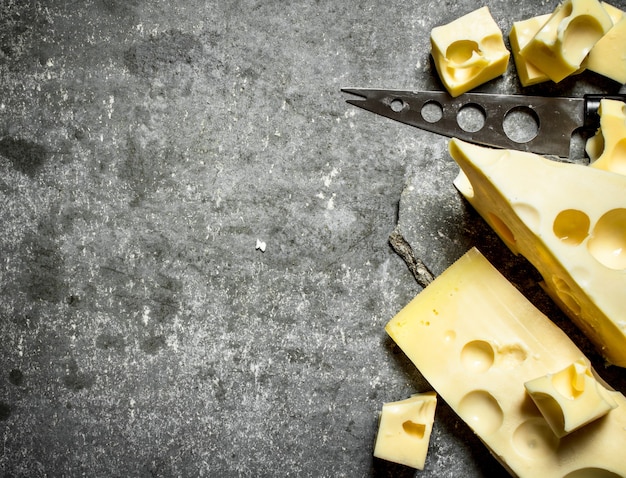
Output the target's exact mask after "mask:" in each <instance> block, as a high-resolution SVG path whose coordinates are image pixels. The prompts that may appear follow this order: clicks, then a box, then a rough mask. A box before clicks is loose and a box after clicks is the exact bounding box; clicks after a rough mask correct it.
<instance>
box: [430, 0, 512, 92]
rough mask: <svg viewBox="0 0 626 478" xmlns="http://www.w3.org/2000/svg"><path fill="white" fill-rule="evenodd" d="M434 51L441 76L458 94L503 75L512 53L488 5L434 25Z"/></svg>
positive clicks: (432, 33) (433, 54)
mask: <svg viewBox="0 0 626 478" xmlns="http://www.w3.org/2000/svg"><path fill="white" fill-rule="evenodd" d="M430 41H431V46H432V50H431V54H432V56H433V60H434V63H435V67H436V69H437V72H438V73H439V77H440V79H441V81H442V82H443V84H444V86H445V87H446V89H447V90H448V92H449V93H450V94H451V95H452V96H458V95H460V94H462V93H465V92H466V91H469V90H471V89H472V88H475V87H476V86H478V85H481V84H483V83H486V82H487V81H489V80H492V79H494V78H496V77H498V76H500V75H502V74H503V73H504V72H505V71H506V68H507V66H508V62H509V56H510V53H509V51H508V50H507V49H506V46H505V45H504V39H503V38H502V31H501V30H500V28H499V27H498V25H497V24H496V22H495V20H494V19H493V17H492V16H491V13H490V12H489V8H488V7H482V8H479V9H478V10H474V11H473V12H470V13H468V14H467V15H464V16H462V17H460V18H457V19H456V20H454V21H452V22H450V23H448V24H447V25H441V26H438V27H435V28H433V29H432V31H431V34H430Z"/></svg>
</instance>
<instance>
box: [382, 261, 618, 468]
mask: <svg viewBox="0 0 626 478" xmlns="http://www.w3.org/2000/svg"><path fill="white" fill-rule="evenodd" d="M386 331H387V332H388V334H389V335H390V336H391V338H392V339H393V340H394V341H395V342H396V343H397V344H398V346H399V347H400V348H401V349H402V350H403V351H404V353H405V354H406V355H407V357H408V358H409V359H410V360H411V361H412V362H413V363H414V364H415V365H416V366H417V368H418V369H419V371H420V372H421V373H422V375H423V376H424V378H425V379H426V380H428V382H429V383H430V384H431V385H432V386H433V387H434V389H435V390H436V391H437V394H438V395H439V396H440V397H441V398H442V399H443V400H445V402H446V403H447V404H448V405H450V407H451V408H452V409H453V410H454V411H455V412H456V413H457V414H458V415H459V417H461V418H462V419H463V420H464V421H465V422H466V423H467V424H468V425H469V426H470V427H471V428H472V429H473V430H474V432H475V433H477V434H478V436H479V437H480V439H481V440H482V441H483V442H484V443H485V444H486V445H487V447H488V448H489V449H490V451H491V452H492V454H493V455H494V456H495V457H496V458H497V459H498V460H500V461H501V462H502V463H503V465H504V466H505V467H506V468H507V469H508V470H509V471H510V472H511V474H512V475H514V476H518V477H520V478H525V477H529V478H536V477H538V476H541V477H558V478H563V477H567V478H582V477H596V478H618V477H622V478H623V477H625V476H626V460H624V457H623V453H624V449H626V448H625V447H626V398H625V397H624V396H623V395H622V394H621V393H619V392H616V391H609V392H608V393H609V394H610V395H611V397H612V398H613V399H614V400H615V402H616V403H617V407H615V408H614V409H612V410H611V411H610V412H608V413H607V414H606V415H605V416H604V417H602V418H599V419H597V420H594V421H593V422H591V423H589V424H587V425H586V426H585V427H583V428H581V429H579V430H577V431H575V432H573V433H570V434H569V435H567V436H566V437H563V438H559V437H557V436H556V435H555V434H554V433H553V432H552V430H551V429H550V427H549V425H548V423H547V422H546V420H545V418H544V417H543V415H542V414H541V412H540V411H539V410H538V409H537V407H536V406H535V404H534V402H533V401H532V399H531V398H530V396H529V395H528V394H527V393H526V389H525V388H524V383H525V382H527V381H530V380H532V379H534V378H536V377H540V376H542V375H546V374H548V373H550V372H551V371H554V370H561V369H563V368H565V367H567V366H568V365H569V364H571V363H573V362H575V361H576V360H578V359H579V358H580V357H581V356H583V355H582V352H581V351H580V349H579V348H578V347H576V345H575V344H574V343H573V342H572V341H571V340H570V339H569V338H568V337H567V335H566V334H565V333H564V332H563V331H562V330H561V329H559V328H558V327H557V326H556V325H555V324H554V323H553V322H552V321H551V320H550V319H548V318H547V317H546V316H545V315H543V314H542V313H541V312H540V311H539V310H538V309H536V308H535V307H534V306H533V305H532V304H531V303H530V302H529V301H528V300H527V299H526V298H525V297H524V296H523V295H522V294H521V293H520V292H519V291H518V290H517V289H516V288H515V287H514V286H513V285H512V284H511V283H510V282H509V281H507V280H506V278H504V276H502V274H500V273H499V272H498V271H497V270H496V269H495V267H493V266H492V265H491V264H490V263H489V262H488V261H487V260H486V259H485V258H484V256H482V254H480V252H479V251H478V250H477V249H471V250H470V251H468V252H467V253H466V254H465V255H464V256H462V257H461V258H460V259H459V260H458V261H457V262H456V263H454V264H453V265H452V266H450V267H449V268H448V269H447V270H445V271H444V272H443V273H442V274H441V275H440V276H439V277H437V278H436V279H435V280H434V281H433V282H432V283H431V284H430V285H428V286H427V287H426V288H425V289H424V290H422V292H420V293H419V294H418V295H417V296H416V297H415V298H414V299H413V300H412V301H411V302H409V304H407V305H406V306H405V307H404V308H403V309H402V310H401V311H400V312H399V313H398V314H397V315H396V316H395V317H394V318H393V319H391V320H390V321H389V322H388V323H387V325H386Z"/></svg>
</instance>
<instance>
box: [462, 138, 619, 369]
mask: <svg viewBox="0 0 626 478" xmlns="http://www.w3.org/2000/svg"><path fill="white" fill-rule="evenodd" d="M450 154H451V155H452V157H453V158H454V160H455V161H456V162H457V163H458V164H459V166H460V167H461V172H460V173H459V175H458V177H457V178H456V179H455V182H454V184H455V186H456V187H457V189H459V191H460V192H461V193H462V194H463V195H464V196H465V198H466V199H467V200H468V201H469V202H470V204H472V205H473V206H474V208H475V209H476V210H477V211H478V212H479V213H480V215H481V216H482V217H483V218H484V219H485V220H486V221H487V223H489V225H490V226H491V227H492V228H493V229H494V231H495V232H496V233H497V234H498V235H499V236H500V238H501V239H502V240H503V241H504V242H505V243H506V245H507V246H508V247H509V248H510V249H511V250H512V251H513V252H514V253H515V254H517V253H521V254H522V255H523V256H524V257H526V259H528V260H529V261H530V262H531V263H532V264H533V265H534V266H535V268H537V270H538V271H539V272H540V273H541V275H542V276H543V279H544V281H545V284H543V285H544V287H545V289H546V290H547V292H548V293H549V294H550V296H551V297H552V298H553V299H554V300H555V301H556V302H557V304H558V305H559V306H560V307H561V308H562V309H563V310H564V312H566V313H567V314H568V315H569V317H570V318H571V319H572V320H573V321H574V322H575V323H576V325H578V327H580V329H581V330H582V331H583V332H584V333H585V334H586V335H587V336H588V337H589V339H590V340H591V341H593V342H594V344H595V345H596V346H597V348H598V350H599V351H600V352H601V353H602V354H603V355H604V357H605V358H606V359H607V361H608V362H610V363H612V364H615V365H619V366H621V367H626V293H625V291H626V194H625V192H626V176H623V175H621V174H614V173H611V172H607V171H602V170H600V169H594V168H590V167H588V166H583V165H580V164H571V163H561V162H556V161H550V160H548V159H546V158H544V157H542V156H539V155H536V154H533V153H525V152H521V151H513V150H496V149H490V148H484V147H481V146H476V145H471V144H469V143H465V142H463V141H460V140H458V139H453V140H451V142H450Z"/></svg>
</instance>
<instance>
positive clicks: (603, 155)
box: [585, 99, 626, 175]
mask: <svg viewBox="0 0 626 478" xmlns="http://www.w3.org/2000/svg"><path fill="white" fill-rule="evenodd" d="M599 114H600V128H599V129H598V131H597V133H596V134H595V136H592V137H591V138H589V139H588V140H587V143H586V145H585V151H587V154H588V155H589V158H590V159H591V161H592V162H591V167H594V168H598V169H604V170H606V171H612V172H614V173H619V174H624V175H626V103H623V102H622V101H616V100H606V99H603V100H600V109H599Z"/></svg>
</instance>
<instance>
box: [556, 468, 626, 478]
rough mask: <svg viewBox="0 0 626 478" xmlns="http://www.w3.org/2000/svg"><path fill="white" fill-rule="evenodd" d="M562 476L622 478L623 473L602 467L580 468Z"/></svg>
mask: <svg viewBox="0 0 626 478" xmlns="http://www.w3.org/2000/svg"><path fill="white" fill-rule="evenodd" d="M563 478H624V477H623V475H621V474H618V473H613V472H612V471H609V470H604V469H602V468H582V469H580V470H576V471H573V472H571V473H568V474H567V475H565V476H564V477H563Z"/></svg>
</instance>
